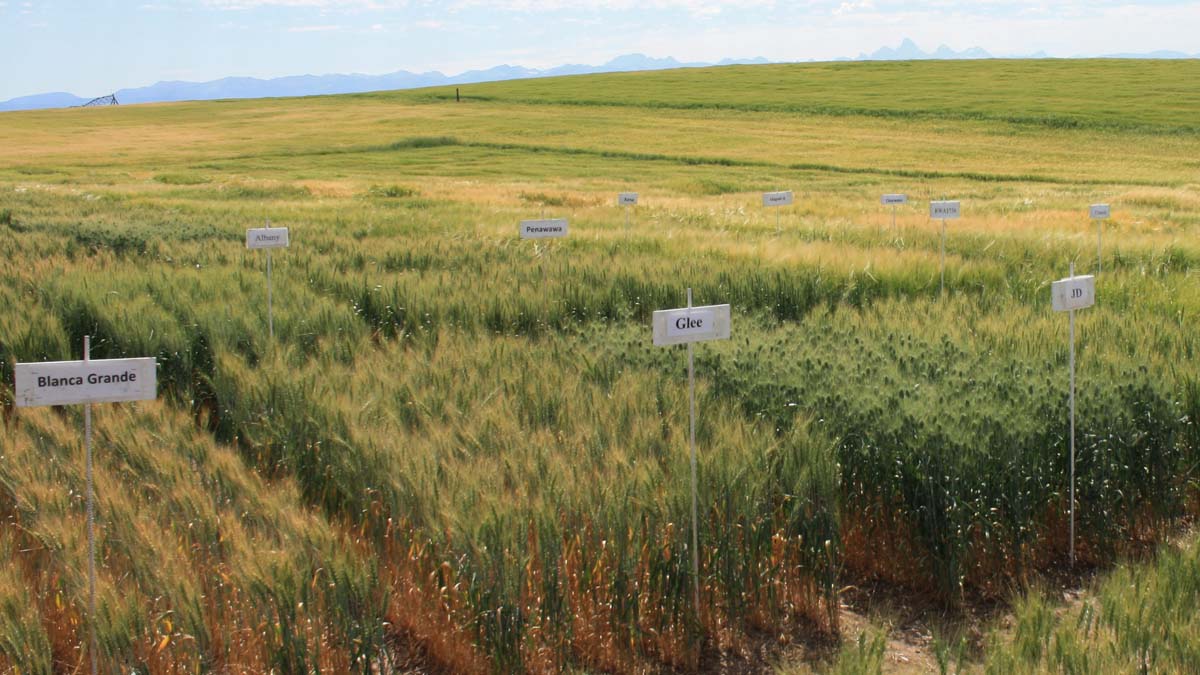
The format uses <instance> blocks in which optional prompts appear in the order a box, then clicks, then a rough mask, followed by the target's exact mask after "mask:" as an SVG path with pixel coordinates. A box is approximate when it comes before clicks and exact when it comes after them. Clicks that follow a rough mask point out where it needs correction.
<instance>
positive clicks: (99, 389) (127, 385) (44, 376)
mask: <svg viewBox="0 0 1200 675" xmlns="http://www.w3.org/2000/svg"><path fill="white" fill-rule="evenodd" d="M14 374H15V375H16V378H15V379H16V391H15V392H14V393H15V394H16V399H17V400H16V402H17V406H18V407H22V408H25V407H29V406H40V405H73V404H76V403H117V402H119V401H150V400H153V399H154V398H156V397H157V392H158V387H157V383H158V382H157V375H158V374H157V372H156V371H155V366H154V359H152V358H140V359H101V360H96V361H47V362H44V363H18V364H16V367H15V368H14Z"/></svg>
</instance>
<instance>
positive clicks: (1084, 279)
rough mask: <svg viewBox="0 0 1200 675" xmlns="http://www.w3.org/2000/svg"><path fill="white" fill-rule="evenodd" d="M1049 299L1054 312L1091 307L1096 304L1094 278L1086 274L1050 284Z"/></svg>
mask: <svg viewBox="0 0 1200 675" xmlns="http://www.w3.org/2000/svg"><path fill="white" fill-rule="evenodd" d="M1050 299H1051V302H1052V303H1053V305H1054V311H1056V312H1066V311H1069V310H1072V309H1083V308H1085V307H1091V306H1092V305H1094V304H1096V277H1094V276H1092V275H1091V274H1088V275H1086V276H1081V277H1067V278H1066V279H1060V280H1058V281H1055V282H1054V283H1052V284H1050Z"/></svg>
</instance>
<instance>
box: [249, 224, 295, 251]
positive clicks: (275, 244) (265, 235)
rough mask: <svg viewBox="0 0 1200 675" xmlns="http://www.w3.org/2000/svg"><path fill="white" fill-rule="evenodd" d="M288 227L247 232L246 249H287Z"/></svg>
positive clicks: (261, 228)
mask: <svg viewBox="0 0 1200 675" xmlns="http://www.w3.org/2000/svg"><path fill="white" fill-rule="evenodd" d="M287 245H288V229H287V228H286V227H256V228H252V229H249V230H246V248H287Z"/></svg>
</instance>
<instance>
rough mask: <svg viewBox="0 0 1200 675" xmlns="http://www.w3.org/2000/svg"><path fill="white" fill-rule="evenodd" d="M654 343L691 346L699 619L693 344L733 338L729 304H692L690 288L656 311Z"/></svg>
mask: <svg viewBox="0 0 1200 675" xmlns="http://www.w3.org/2000/svg"><path fill="white" fill-rule="evenodd" d="M653 333H654V344H655V345H657V346H660V347H661V346H669V345H678V344H687V347H688V422H689V425H688V450H689V453H690V458H691V466H692V586H693V591H694V593H695V602H696V619H697V621H699V619H700V513H699V506H698V499H699V498H698V497H697V492H698V483H699V480H698V477H697V468H696V466H697V459H696V367H695V350H694V349H693V343H696V342H707V341H709V340H728V339H729V305H709V306H707V307H693V306H692V289H691V288H689V289H687V307H685V308H683V309H663V310H659V311H657V312H655V313H654V318H653Z"/></svg>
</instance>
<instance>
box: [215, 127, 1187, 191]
mask: <svg viewBox="0 0 1200 675" xmlns="http://www.w3.org/2000/svg"><path fill="white" fill-rule="evenodd" d="M453 146H457V147H464V148H479V149H484V150H499V151H504V152H512V151H516V152H526V153H534V154H557V155H564V156H586V157H595V158H598V159H616V160H628V161H637V162H665V163H670V164H678V165H681V166H728V167H761V168H771V169H778V170H781V171H787V170H790V171H812V172H824V173H839V174H850V175H854V174H859V175H870V176H893V177H897V178H915V179H926V180H937V179H964V180H970V181H978V182H987V183H1045V184H1051V185H1142V186H1162V185H1164V183H1162V182H1161V181H1139V180H1130V179H1127V178H1126V179H1116V178H1113V179H1102V178H1090V179H1078V178H1076V179H1072V178H1066V177H1061V176H1047V175H1042V174H1002V173H987V172H982V171H933V170H919V169H889V168H880V167H856V166H841V165H836V164H821V163H814V162H791V163H788V162H768V161H765V160H748V159H734V158H729V157H714V156H695V155H669V154H662V153H651V152H631V151H623V150H603V149H599V148H579V147H570V146H558V145H535V144H530V143H492V142H487V141H465V140H460V139H458V138H455V137H453V136H436V137H412V138H405V139H402V140H399V141H396V142H394V143H389V144H385V145H370V146H354V147H339V148H316V149H312V150H292V151H286V152H281V153H276V154H268V155H254V156H235V157H231V158H230V159H235V160H239V159H241V160H244V159H262V158H263V157H304V156H323V155H354V154H365V153H375V152H398V151H404V150H422V149H429V148H443V147H453Z"/></svg>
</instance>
